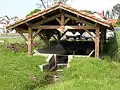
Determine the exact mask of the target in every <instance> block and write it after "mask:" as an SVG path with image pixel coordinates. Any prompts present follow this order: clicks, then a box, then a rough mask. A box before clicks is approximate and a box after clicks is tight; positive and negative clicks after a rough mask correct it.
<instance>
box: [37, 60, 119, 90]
mask: <svg viewBox="0 0 120 90" xmlns="http://www.w3.org/2000/svg"><path fill="white" fill-rule="evenodd" d="M61 79H62V80H61V81H59V82H57V83H55V84H51V85H48V86H46V87H44V88H40V87H37V88H36V89H35V90H119V89H120V63H116V62H108V61H102V60H97V59H94V58H74V59H73V60H72V61H71V63H70V67H69V68H68V69H65V70H64V72H63V73H62V76H61Z"/></svg>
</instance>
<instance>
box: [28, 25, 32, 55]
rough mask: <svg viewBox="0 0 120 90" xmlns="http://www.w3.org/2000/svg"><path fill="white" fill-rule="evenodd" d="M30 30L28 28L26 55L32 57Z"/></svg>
mask: <svg viewBox="0 0 120 90" xmlns="http://www.w3.org/2000/svg"><path fill="white" fill-rule="evenodd" d="M32 42H33V40H32V28H31V27H28V55H29V56H31V55H32Z"/></svg>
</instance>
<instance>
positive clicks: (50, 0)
mask: <svg viewBox="0 0 120 90" xmlns="http://www.w3.org/2000/svg"><path fill="white" fill-rule="evenodd" d="M68 1H71V0H40V3H38V4H37V5H39V7H40V8H47V7H49V6H51V5H54V4H56V3H58V2H60V3H63V4H67V2H68Z"/></svg>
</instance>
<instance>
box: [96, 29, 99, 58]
mask: <svg viewBox="0 0 120 90" xmlns="http://www.w3.org/2000/svg"><path fill="white" fill-rule="evenodd" d="M95 33H96V41H95V57H96V58H99V54H100V52H99V48H100V47H99V46H100V45H99V43H100V28H97V29H96V32H95Z"/></svg>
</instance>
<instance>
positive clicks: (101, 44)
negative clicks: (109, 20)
mask: <svg viewBox="0 0 120 90" xmlns="http://www.w3.org/2000/svg"><path fill="white" fill-rule="evenodd" d="M100 31H101V35H100V56H103V55H104V45H105V41H106V28H105V27H101V28H100Z"/></svg>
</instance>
